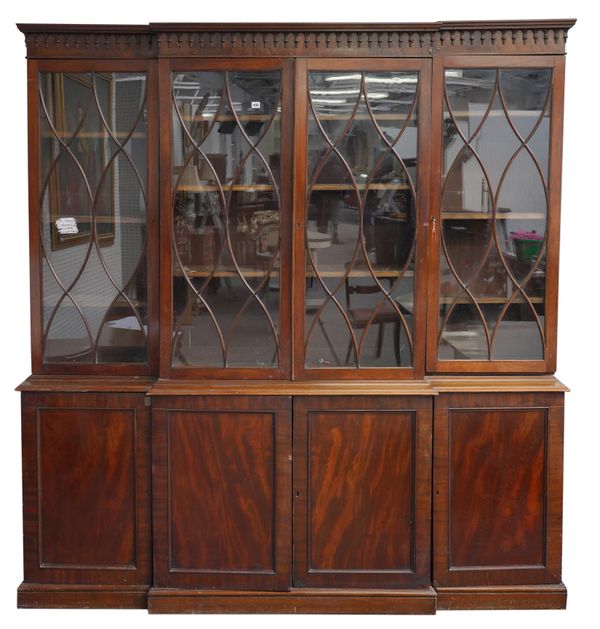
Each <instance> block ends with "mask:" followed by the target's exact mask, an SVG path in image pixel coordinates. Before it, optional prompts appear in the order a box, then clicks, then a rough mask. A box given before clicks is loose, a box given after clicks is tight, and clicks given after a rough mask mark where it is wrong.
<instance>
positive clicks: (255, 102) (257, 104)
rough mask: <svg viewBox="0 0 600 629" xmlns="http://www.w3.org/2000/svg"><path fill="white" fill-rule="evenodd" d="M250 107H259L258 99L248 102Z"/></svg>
mask: <svg viewBox="0 0 600 629" xmlns="http://www.w3.org/2000/svg"><path fill="white" fill-rule="evenodd" d="M250 108H251V109H260V101H259V100H253V101H252V102H251V103H250Z"/></svg>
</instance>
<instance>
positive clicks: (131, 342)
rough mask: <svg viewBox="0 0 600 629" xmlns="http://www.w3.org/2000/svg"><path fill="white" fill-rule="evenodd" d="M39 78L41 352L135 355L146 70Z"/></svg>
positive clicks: (118, 359) (109, 359)
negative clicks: (142, 71)
mask: <svg viewBox="0 0 600 629" xmlns="http://www.w3.org/2000/svg"><path fill="white" fill-rule="evenodd" d="M39 85H40V207H41V222H40V236H41V238H40V242H41V248H42V296H43V312H42V317H43V321H42V325H43V337H42V340H43V360H44V362H46V363H57V362H58V363H64V362H76V363H86V364H89V363H92V364H94V363H126V362H138V363H145V362H146V361H147V351H146V346H147V292H146V277H147V275H146V239H147V229H146V223H147V221H146V215H147V206H148V199H147V137H146V124H147V123H146V76H145V74H143V73H125V72H122V73H120V72H114V73H99V72H91V73H53V72H42V73H40V75H39Z"/></svg>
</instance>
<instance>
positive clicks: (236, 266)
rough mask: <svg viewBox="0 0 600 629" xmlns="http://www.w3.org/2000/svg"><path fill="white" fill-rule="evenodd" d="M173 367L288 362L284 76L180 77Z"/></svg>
mask: <svg viewBox="0 0 600 629" xmlns="http://www.w3.org/2000/svg"><path fill="white" fill-rule="evenodd" d="M172 111H173V116H172V125H173V127H172V137H173V141H172V156H173V173H172V181H173V200H172V202H173V258H174V262H173V274H174V277H173V326H174V334H173V346H172V362H173V365H179V366H181V365H193V366H203V367H221V368H227V367H264V368H274V367H278V366H279V362H280V357H279V354H280V344H279V324H280V323H279V308H280V290H279V288H280V284H279V261H280V229H279V225H280V220H279V219H280V209H281V201H280V142H281V73H280V72H279V71H244V72H241V71H225V72H216V71H206V72H176V73H173V75H172Z"/></svg>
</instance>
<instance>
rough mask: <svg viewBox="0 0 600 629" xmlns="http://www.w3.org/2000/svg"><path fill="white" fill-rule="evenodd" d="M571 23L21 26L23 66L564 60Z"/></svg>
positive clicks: (544, 21) (573, 22) (548, 21)
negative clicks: (210, 60)
mask: <svg viewBox="0 0 600 629" xmlns="http://www.w3.org/2000/svg"><path fill="white" fill-rule="evenodd" d="M574 24H575V20H571V19H570V20H526V21H491V22H490V21H487V22H483V21H482V22H475V21H467V22H431V23H407V24H391V23H388V24H386V23H366V24H361V23H335V24H333V23H326V24H318V23H266V24H264V23H263V24H260V23H228V24H219V23H209V24H195V23H189V24H188V23H150V24H148V25H108V24H100V25H95V24H18V25H17V26H18V28H19V30H20V31H21V32H22V33H24V34H25V42H26V45H27V56H28V58H56V59H59V58H64V59H69V58H101V59H120V58H155V57H217V56H257V57H265V56H269V57H270V56H277V57H295V56H298V57H301V56H352V55H353V54H359V55H360V56H381V55H385V56H392V57H394V56H398V57H411V56H418V57H430V56H435V55H438V54H474V53H476V54H564V52H565V43H566V41H567V34H568V31H569V29H570V28H571V27H572V26H573V25H574Z"/></svg>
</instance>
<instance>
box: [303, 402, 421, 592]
mask: <svg viewBox="0 0 600 629" xmlns="http://www.w3.org/2000/svg"><path fill="white" fill-rule="evenodd" d="M430 464H431V400H430V399H427V398H411V397H406V398H398V397H393V398H392V397H385V398H383V397H358V396H357V397H337V398H328V397H297V398H295V399H294V496H295V501H294V585H295V586H304V587H307V586H320V587H354V588H358V587H384V588H394V587H396V588H397V587H404V586H407V585H408V586H414V585H419V584H425V583H427V582H428V581H429V541H430V473H431V469H430Z"/></svg>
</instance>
